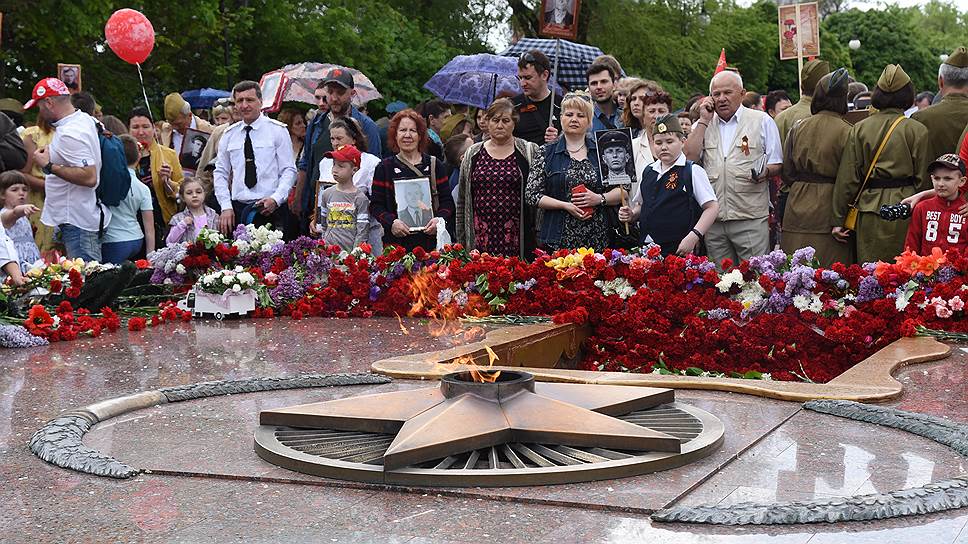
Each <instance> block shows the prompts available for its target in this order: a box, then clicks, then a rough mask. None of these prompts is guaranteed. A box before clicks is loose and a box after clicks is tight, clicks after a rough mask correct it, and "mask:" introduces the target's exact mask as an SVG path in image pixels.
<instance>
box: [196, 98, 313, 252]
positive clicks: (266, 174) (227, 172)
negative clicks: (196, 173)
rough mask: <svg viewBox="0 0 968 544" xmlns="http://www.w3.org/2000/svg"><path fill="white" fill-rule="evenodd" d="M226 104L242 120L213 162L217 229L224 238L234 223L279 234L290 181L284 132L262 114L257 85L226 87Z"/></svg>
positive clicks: (280, 125)
mask: <svg viewBox="0 0 968 544" xmlns="http://www.w3.org/2000/svg"><path fill="white" fill-rule="evenodd" d="M232 99H233V100H234V101H235V107H236V109H237V110H238V112H239V114H240V115H241V116H242V120H241V121H240V122H238V123H235V124H234V125H232V126H230V127H229V128H228V129H226V131H225V133H224V134H223V136H222V139H221V140H220V141H219V145H218V155H217V157H216V159H215V176H214V182H215V196H216V198H217V199H218V202H219V205H220V206H221V207H222V213H221V215H219V230H220V231H222V232H223V233H224V234H229V233H231V232H232V230H233V229H234V228H235V225H236V221H238V222H239V223H252V224H255V225H263V224H266V223H271V224H272V226H273V227H274V228H276V229H278V230H283V231H284V230H285V221H286V216H287V215H288V209H287V207H286V206H285V203H286V199H287V198H288V197H289V190H290V189H292V186H293V184H294V183H295V181H296V162H295V160H293V156H292V140H291V139H290V138H289V129H287V128H286V125H285V123H280V122H279V121H276V120H274V119H270V118H268V117H266V116H264V115H262V90H261V89H260V88H259V84H258V83H256V82H254V81H240V82H239V83H237V84H236V85H235V87H233V88H232ZM229 180H231V186H230V183H229Z"/></svg>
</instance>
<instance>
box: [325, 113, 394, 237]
mask: <svg viewBox="0 0 968 544" xmlns="http://www.w3.org/2000/svg"><path fill="white" fill-rule="evenodd" d="M329 142H330V144H331V145H332V146H333V149H339V148H340V147H341V146H344V145H353V146H356V148H357V149H360V150H363V149H367V148H368V147H367V144H368V142H367V139H366V134H365V133H364V132H363V128H362V127H361V126H360V123H359V121H357V120H356V119H353V118H352V117H340V118H338V119H335V120H334V121H333V122H332V123H330V125H329ZM378 164H380V158H379V157H377V156H376V155H372V154H370V153H366V152H363V155H362V157H361V158H360V170H359V171H358V172H357V173H356V174H354V175H353V185H356V187H357V188H359V189H360V190H361V191H363V192H365V193H366V196H367V197H369V196H370V187H371V186H372V185H373V172H374V171H375V170H376V167H377V165H378ZM333 183H335V182H334V180H333V159H327V158H323V160H321V161H319V180H317V182H316V200H317V202H316V206H317V207H319V198H320V197H321V196H322V194H323V189H325V188H326V186H328V185H332V184H333ZM369 244H370V246H372V248H373V254H374V255H380V254H381V253H383V227H382V226H381V225H380V223H378V222H377V221H376V220H375V219H373V218H372V217H371V218H370V235H369Z"/></svg>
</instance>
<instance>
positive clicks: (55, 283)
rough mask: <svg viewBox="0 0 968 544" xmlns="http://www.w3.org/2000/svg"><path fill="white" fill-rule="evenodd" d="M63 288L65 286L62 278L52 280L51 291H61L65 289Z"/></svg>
mask: <svg viewBox="0 0 968 544" xmlns="http://www.w3.org/2000/svg"><path fill="white" fill-rule="evenodd" d="M63 288H64V284H63V283H61V280H50V292H51V293H60V292H61V289H63Z"/></svg>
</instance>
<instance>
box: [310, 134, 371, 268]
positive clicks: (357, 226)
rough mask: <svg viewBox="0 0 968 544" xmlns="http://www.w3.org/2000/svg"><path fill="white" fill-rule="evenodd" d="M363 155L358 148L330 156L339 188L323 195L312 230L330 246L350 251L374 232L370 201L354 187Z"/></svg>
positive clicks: (333, 152)
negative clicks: (371, 229) (370, 232)
mask: <svg viewBox="0 0 968 544" xmlns="http://www.w3.org/2000/svg"><path fill="white" fill-rule="evenodd" d="M361 157H362V154H361V153H360V150H359V149H357V148H356V146H352V145H344V146H340V147H339V148H338V149H337V150H335V151H330V152H327V153H326V158H331V159H333V179H334V180H336V185H334V186H332V187H327V188H326V190H325V191H323V192H322V193H320V194H319V198H318V201H317V203H316V213H315V214H314V215H315V217H314V218H313V220H312V222H311V223H310V229H311V230H312V231H313V234H316V235H318V236H320V237H322V239H323V240H324V241H325V242H326V243H327V244H333V245H338V246H339V247H341V248H343V249H344V250H346V251H350V250H352V249H353V248H355V247H357V246H359V245H360V244H362V243H363V242H366V240H367V235H368V231H369V228H370V212H369V209H370V200H369V199H368V198H367V197H366V193H364V192H363V191H361V190H360V189H359V188H357V187H356V186H355V185H353V174H355V173H356V172H357V170H359V169H360V161H361Z"/></svg>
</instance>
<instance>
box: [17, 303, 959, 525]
mask: <svg viewBox="0 0 968 544" xmlns="http://www.w3.org/2000/svg"><path fill="white" fill-rule="evenodd" d="M403 324H404V327H405V328H406V329H407V332H408V334H404V333H403V332H402V331H401V324H400V323H399V322H398V321H397V320H395V319H371V320H353V319H346V320H324V319H309V320H303V321H292V320H289V319H275V320H255V321H234V322H226V323H223V324H216V323H213V322H206V321H196V322H193V323H189V324H179V325H173V326H163V327H160V328H158V329H148V330H146V331H141V332H130V333H129V332H127V331H123V332H119V333H117V334H109V335H106V336H104V337H101V338H98V339H89V340H81V341H77V342H73V343H67V344H55V345H52V346H48V347H42V348H32V349H27V350H17V351H13V350H8V351H4V352H3V355H4V357H3V358H2V360H0V466H3V467H4V469H3V470H2V471H0V489H2V491H0V494H2V500H3V504H4V505H5V515H3V516H0V535H3V538H2V540H3V541H4V542H37V541H44V540H47V541H57V542H94V541H112V542H115V541H116V542H142V541H144V542H320V541H324V542H361V541H363V542H367V541H373V542H411V543H419V542H471V541H478V542H479V541H501V542H536V541H556V542H600V541H605V542H643V541H655V542H663V543H679V542H682V543H687V542H729V543H735V542H743V543H745V542H750V543H760V542H781V543H787V542H789V543H806V542H810V543H811V544H813V543H825V542H847V541H849V542H852V543H853V542H892V543H893V542H911V543H915V542H917V543H922V542H931V543H932V544H948V543H959V544H964V543H968V527H966V524H968V512H965V511H963V510H962V511H954V512H949V513H947V514H938V515H932V516H922V517H917V518H906V519H897V520H891V521H884V522H872V523H852V524H835V525H811V526H795V527H784V528H764V527H752V528H737V527H705V526H695V525H682V524H669V525H660V524H653V523H652V522H651V521H650V520H649V519H648V517H647V516H646V515H644V514H641V513H639V512H644V511H648V510H651V509H655V508H661V507H662V506H665V505H666V504H668V503H670V502H672V501H678V503H679V504H683V505H688V504H717V503H724V504H727V503H731V502H741V501H746V500H755V501H772V500H800V499H808V498H815V497H834V496H844V495H849V494H853V493H870V492H875V491H885V490H890V489H897V488H902V487H911V486H916V485H921V484H923V483H925V482H928V481H931V480H940V479H943V478H946V477H950V476H954V475H957V474H960V473H965V472H968V460H966V459H965V458H962V457H960V456H959V455H957V454H956V453H954V452H952V451H951V450H949V449H947V448H944V447H943V446H940V445H937V444H934V443H931V442H929V441H927V440H924V439H922V438H919V437H915V436H912V435H909V434H907V433H903V432H901V431H896V430H890V429H884V428H880V427H875V426H871V425H867V424H863V423H859V422H854V421H847V420H843V419H840V418H836V417H832V416H827V415H823V414H818V413H813V412H808V411H803V410H801V409H800V408H799V405H798V404H796V403H786V402H781V401H774V400H768V399H760V398H756V397H751V396H745V395H737V394H730V393H720V392H706V391H678V392H677V400H680V401H683V402H686V403H689V404H692V405H694V406H697V407H699V408H702V409H704V410H707V411H709V412H712V413H713V414H715V415H717V416H718V417H719V418H720V419H722V420H723V422H724V424H725V426H726V441H725V442H724V444H723V446H722V447H721V448H720V450H719V451H717V452H716V453H714V454H713V455H711V456H709V457H707V458H706V459H703V460H700V461H697V462H695V463H693V464H691V465H687V466H684V467H680V468H678V469H673V470H669V471H665V472H660V473H656V474H651V475H644V476H639V477H635V478H628V479H623V480H610V481H603V482H593V483H586V484H571V485H562V486H547V487H533V488H496V489H465V490H455V489H448V490H440V491H439V492H438V490H413V489H383V488H379V487H368V488H360V486H357V485H354V484H343V483H340V482H336V481H332V480H322V479H319V478H315V477H312V476H307V475H302V474H298V473H294V472H290V471H287V470H284V469H281V468H278V467H275V466H273V465H271V464H269V463H266V462H264V461H262V460H261V459H260V458H259V457H258V456H257V455H256V454H255V453H254V452H253V450H252V433H253V431H254V429H255V426H256V425H257V422H258V419H257V418H258V413H259V410H262V409H265V408H275V407H282V406H288V405H292V404H297V403H303V402H316V401H322V400H328V399H335V398H345V397H350V396H355V395H359V394H364V393H375V392H384V391H394V390H402V389H411V388H415V387H428V386H434V385H436V384H435V383H430V382H418V381H395V382H393V383H390V384H386V385H378V386H353V387H341V388H334V389H304V390H294V391H275V392H265V393H251V394H243V395H232V396H225V397H217V398H211V399H202V400H193V401H187V402H183V403H176V404H171V405H165V406H159V407H155V408H150V409H146V410H140V411H136V412H132V413H129V414H125V415H124V416H121V417H118V418H115V419H113V420H110V421H108V422H105V423H102V424H99V425H97V426H95V427H94V429H93V430H92V431H91V432H90V433H89V434H88V435H87V436H86V438H85V441H84V442H85V444H86V445H88V446H91V447H94V448H97V449H100V450H101V451H102V452H104V453H107V454H110V455H114V456H115V457H117V458H118V459H120V460H122V461H124V462H126V463H128V464H131V465H132V466H135V467H141V468H154V469H162V470H166V471H172V472H179V473H185V474H186V475H183V476H169V475H159V474H142V475H139V476H137V477H136V478H133V479H130V480H121V481H118V480H111V479H107V478H97V477H93V476H88V475H84V474H77V473H73V472H69V471H66V470H63V469H59V468H56V467H53V466H50V465H47V464H45V463H43V462H42V461H40V460H38V459H37V458H35V457H33V455H31V454H30V453H29V451H28V450H27V446H26V444H27V441H28V440H29V439H30V435H31V434H32V433H33V431H35V430H36V429H37V428H38V427H39V426H40V425H42V424H43V423H44V422H46V421H47V420H49V419H51V418H53V417H55V416H57V415H58V413H60V412H61V411H62V410H66V409H70V408H74V407H78V406H82V405H85V404H89V403H91V402H94V401H96V400H101V399H106V398H111V397H114V396H118V395H123V394H129V393H133V392H137V391H144V390H150V389H154V388H158V387H163V386H174V385H182V384H188V383H194V382H199V381H205V380H220V379H240V378H247V377H255V376H280V375H293V374H301V373H329V372H359V371H365V370H367V369H368V367H369V365H370V363H371V362H372V361H374V360H377V359H381V358H384V357H389V356H393V355H400V354H404V353H419V352H424V351H432V350H435V349H441V348H444V347H449V346H450V345H451V343H452V342H464V341H472V340H477V339H479V337H480V335H481V334H480V333H469V334H466V335H465V336H463V337H461V338H459V339H456V340H455V339H447V338H434V337H433V336H431V335H430V334H429V333H428V330H427V326H426V325H425V324H422V323H420V322H418V321H416V320H404V323H403ZM898 378H899V379H900V380H901V381H902V383H904V385H905V393H904V395H903V396H902V397H901V398H900V399H897V400H896V401H894V402H892V403H887V405H890V406H897V407H899V408H902V409H905V410H911V411H917V412H924V413H930V414H933V415H940V416H943V417H951V418H954V419H959V420H961V421H968V415H966V414H968V389H966V387H968V354H966V353H965V351H963V350H961V349H960V348H959V347H956V348H955V351H954V354H953V356H952V357H950V358H948V359H946V360H944V361H940V362H936V363H929V364H924V365H915V366H911V367H908V368H906V369H904V370H902V371H901V372H900V373H899V374H898ZM188 473H190V474H192V475H191V476H189V475H187V474H188ZM229 478H231V479H229ZM259 479H269V480H268V481H261V480H259ZM314 484H324V485H314ZM539 503H541V504H539ZM549 503H550V504H549Z"/></svg>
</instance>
